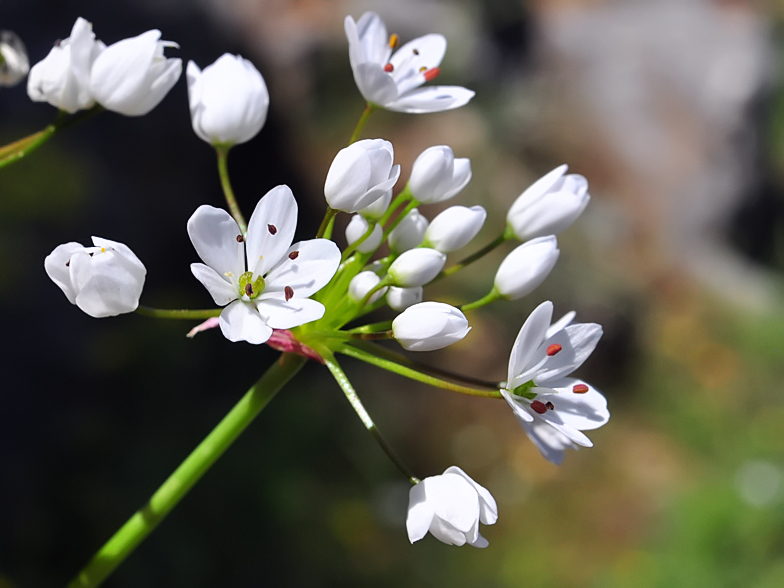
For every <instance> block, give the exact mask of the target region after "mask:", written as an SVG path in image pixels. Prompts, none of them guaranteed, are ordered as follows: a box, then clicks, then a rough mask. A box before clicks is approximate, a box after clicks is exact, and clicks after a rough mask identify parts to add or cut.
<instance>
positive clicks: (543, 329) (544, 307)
mask: <svg viewBox="0 0 784 588" xmlns="http://www.w3.org/2000/svg"><path fill="white" fill-rule="evenodd" d="M552 316H553V303H552V302H549V301H548V302H543V303H542V304H540V305H539V306H538V307H536V309H534V311H533V312H532V313H531V315H530V316H529V317H528V319H527V320H526V321H525V324H523V327H522V328H521V329H520V333H519V334H518V335H517V339H516V340H515V343H514V346H513V347H512V354H511V357H510V358H509V372H508V374H507V377H508V379H507V382H506V385H505V387H504V389H503V390H501V393H502V394H503V396H504V398H505V399H506V401H507V402H508V403H509V406H510V407H511V408H512V410H513V411H514V414H515V416H516V417H517V420H518V421H519V423H520V424H521V425H522V427H523V430H524V431H525V433H526V435H528V437H529V438H530V439H531V441H533V443H534V445H536V446H537V448H538V449H539V451H541V453H542V455H544V457H545V458H547V459H548V460H549V461H551V462H553V463H556V464H560V463H561V462H562V461H563V458H564V450H565V449H569V448H576V447H577V446H578V445H581V446H583V447H591V446H593V444H592V443H591V440H590V439H588V437H586V436H585V435H584V434H583V433H582V432H581V431H588V430H592V429H597V428H599V427H601V426H602V425H604V424H605V423H606V422H607V421H608V420H609V418H610V413H609V411H608V410H607V400H605V398H604V396H602V394H601V393H600V392H599V391H598V390H596V389H595V388H594V387H593V386H591V385H590V384H588V383H586V382H583V381H582V380H578V379H575V378H568V377H567V376H568V375H569V374H571V373H572V372H573V371H574V370H576V369H577V368H578V367H580V366H581V365H582V364H583V362H584V361H585V360H586V359H588V357H589V356H590V355H591V352H592V351H593V350H594V348H595V347H596V344H597V343H598V342H599V338H600V337H601V336H602V328H601V327H600V326H599V325H597V324H594V323H584V324H583V323H578V324H574V325H571V324H569V323H570V322H571V320H572V319H573V318H574V314H572V313H569V314H567V315H566V316H564V317H563V318H562V319H561V320H559V321H558V322H557V323H556V324H554V325H552V326H551V325H550V321H551V319H552Z"/></svg>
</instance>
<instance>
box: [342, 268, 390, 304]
mask: <svg viewBox="0 0 784 588" xmlns="http://www.w3.org/2000/svg"><path fill="white" fill-rule="evenodd" d="M380 281H381V278H379V277H378V276H377V275H376V274H375V273H373V272H359V273H358V274H357V275H356V276H354V278H353V279H352V280H351V283H350V284H349V285H348V297H349V298H350V299H351V300H353V301H354V302H362V301H363V300H364V299H365V296H367V294H368V292H370V291H371V290H372V289H373V288H375V287H376V286H378V283H379V282H380ZM386 292H387V289H386V288H381V289H380V290H379V291H378V292H376V293H375V294H373V296H371V297H370V300H369V301H368V304H373V303H374V302H376V301H377V300H378V299H380V298H381V297H382V296H383V295H384V294H386Z"/></svg>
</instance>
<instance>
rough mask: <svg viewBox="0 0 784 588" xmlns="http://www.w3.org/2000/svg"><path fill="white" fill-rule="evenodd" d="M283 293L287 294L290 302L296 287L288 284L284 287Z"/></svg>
mask: <svg viewBox="0 0 784 588" xmlns="http://www.w3.org/2000/svg"><path fill="white" fill-rule="evenodd" d="M283 293H284V294H285V295H286V302H288V301H289V300H291V299H292V298H293V297H294V288H292V287H291V286H286V287H285V288H283Z"/></svg>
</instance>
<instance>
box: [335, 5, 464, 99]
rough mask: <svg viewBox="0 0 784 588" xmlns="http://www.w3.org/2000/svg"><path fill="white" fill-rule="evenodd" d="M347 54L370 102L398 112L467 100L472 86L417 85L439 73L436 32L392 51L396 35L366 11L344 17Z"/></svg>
mask: <svg viewBox="0 0 784 588" xmlns="http://www.w3.org/2000/svg"><path fill="white" fill-rule="evenodd" d="M345 29H346V37H348V57H349V61H350V62H351V69H352V71H353V72H354V80H355V81H356V83H357V87H358V88H359V91H360V93H361V94H362V96H363V97H364V98H365V100H367V101H368V102H369V103H370V104H374V105H376V106H380V107H381V108H386V109H387V110H395V111H398V112H411V113H423V112H440V111H442V110H450V109H452V108H458V107H459V106H463V105H464V104H467V103H468V101H469V100H471V98H473V97H474V92H472V91H471V90H467V89H466V88H462V87H460V86H429V87H427V88H420V87H419V86H421V85H422V84H424V83H425V82H429V81H431V80H432V79H434V78H435V77H437V76H438V74H439V69H438V66H439V65H441V60H442V59H443V58H444V53H446V39H445V38H444V37H443V36H442V35H436V34H431V35H425V36H424V37H419V38H417V39H414V40H413V41H410V42H408V43H406V44H405V45H403V46H402V47H401V48H400V49H398V50H397V51H396V52H395V53H394V55H393V54H392V51H393V50H394V49H395V48H396V47H397V38H398V37H397V35H392V37H391V38H390V37H389V36H388V35H387V28H386V26H385V25H384V22H383V21H382V20H381V18H380V17H379V16H378V15H377V14H376V13H374V12H366V13H365V14H363V15H362V16H361V17H360V18H359V20H358V21H356V22H354V19H353V18H351V17H350V16H347V17H346V21H345Z"/></svg>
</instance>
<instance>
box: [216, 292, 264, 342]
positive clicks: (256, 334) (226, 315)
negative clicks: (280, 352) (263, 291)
mask: <svg viewBox="0 0 784 588" xmlns="http://www.w3.org/2000/svg"><path fill="white" fill-rule="evenodd" d="M220 328H221V331H222V332H223V336H224V337H226V338H227V339H228V340H229V341H234V342H236V341H247V342H248V343H253V344H254V345H260V344H261V343H265V342H266V341H267V339H269V338H270V337H271V336H272V329H271V328H270V327H269V326H268V325H267V324H266V323H265V322H264V320H263V319H262V318H261V315H260V314H259V313H258V311H257V310H256V308H255V307H254V306H253V304H251V303H250V302H243V301H242V300H235V301H234V302H232V303H231V304H229V305H228V306H227V307H226V308H224V309H223V312H221V314H220Z"/></svg>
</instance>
